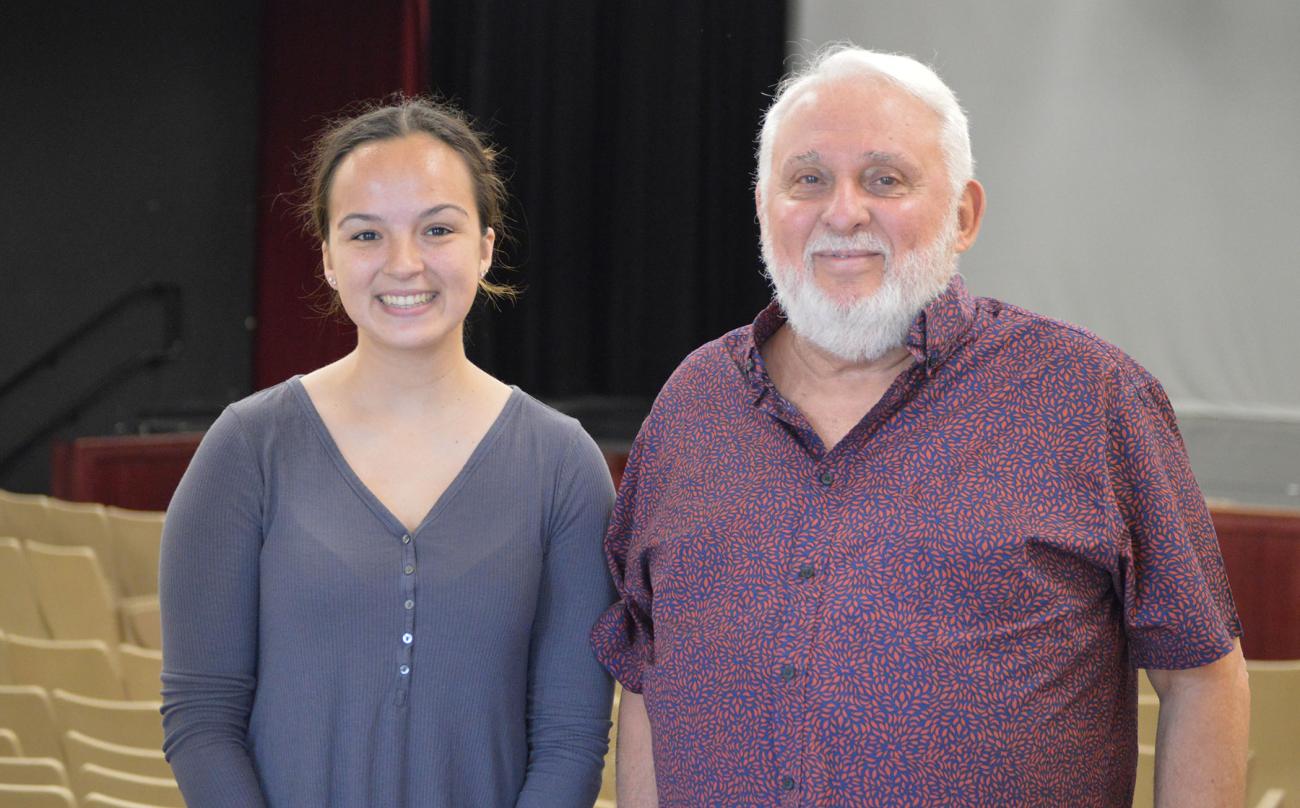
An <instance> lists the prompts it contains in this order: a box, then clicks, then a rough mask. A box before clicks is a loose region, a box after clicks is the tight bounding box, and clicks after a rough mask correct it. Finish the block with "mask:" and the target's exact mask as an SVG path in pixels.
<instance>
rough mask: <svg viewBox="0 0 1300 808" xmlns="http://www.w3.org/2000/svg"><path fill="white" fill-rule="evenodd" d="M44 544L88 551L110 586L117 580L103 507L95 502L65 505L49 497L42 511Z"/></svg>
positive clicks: (64, 501)
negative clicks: (80, 548)
mask: <svg viewBox="0 0 1300 808" xmlns="http://www.w3.org/2000/svg"><path fill="white" fill-rule="evenodd" d="M46 520H47V522H48V525H49V529H48V532H47V535H48V539H47V541H48V543H50V544H62V545H64V546H66V547H89V548H90V549H92V550H94V551H95V557H96V558H98V559H99V565H100V566H101V567H103V569H104V574H105V575H106V576H108V578H109V580H110V582H111V581H112V580H113V579H115V578H116V577H117V561H116V559H115V558H114V557H113V533H112V531H111V530H110V529H109V527H108V516H107V515H105V513H104V506H103V505H100V504H99V503H98V502H68V501H67V500H62V499H55V498H54V497H50V500H49V502H48V504H47V509H46Z"/></svg>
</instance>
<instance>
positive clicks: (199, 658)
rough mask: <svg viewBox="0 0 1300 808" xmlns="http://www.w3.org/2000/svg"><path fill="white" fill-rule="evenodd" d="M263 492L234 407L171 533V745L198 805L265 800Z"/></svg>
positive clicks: (189, 477)
mask: <svg viewBox="0 0 1300 808" xmlns="http://www.w3.org/2000/svg"><path fill="white" fill-rule="evenodd" d="M263 492H264V486H263V476H262V471H261V469H260V467H259V463H258V460H257V456H256V455H255V453H254V452H253V451H252V450H251V447H250V445H249V442H248V440H247V438H246V436H245V435H244V433H243V431H242V429H241V426H240V423H239V417H238V415H237V414H236V413H235V412H234V411H233V410H231V409H229V408H228V409H227V410H226V411H225V412H224V413H223V414H222V415H221V417H220V418H219V419H218V420H217V422H216V423H215V424H213V426H212V428H211V429H210V430H209V432H208V434H207V435H206V436H205V437H204V439H203V442H202V444H201V445H200V446H199V450H198V452H197V453H196V454H195V456H194V460H193V461H192V462H191V464H190V467H189V469H188V470H187V471H186V473H185V476H184V478H183V479H182V480H181V483H180V486H179V488H178V489H177V491H176V495H175V496H174V497H173V499H172V502H171V506H170V507H169V508H168V511H167V520H166V525H165V527H164V530H163V545H162V562H161V570H160V582H159V597H160V600H161V603H162V620H163V648H164V649H165V650H164V653H163V674H162V681H163V693H162V695H163V729H164V735H165V737H164V742H163V750H164V752H166V754H167V759H168V761H170V763H171V765H172V769H173V771H174V772H175V774H176V780H177V782H178V783H179V784H180V787H181V791H182V792H183V793H184V795H185V799H186V802H187V803H188V804H189V805H190V806H192V808H219V807H220V806H232V808H233V806H239V808H256V807H257V806H261V805H264V804H265V801H264V799H263V796H262V792H261V788H260V786H259V783H258V777H257V773H256V771H255V770H254V767H253V762H252V759H251V757H250V755H249V750H248V746H247V732H248V719H249V713H250V710H251V707H252V702H253V693H254V690H255V688H256V683H257V642H258V589H259V587H258V574H259V570H258V563H259V561H258V559H259V553H260V550H261V543H262V508H263Z"/></svg>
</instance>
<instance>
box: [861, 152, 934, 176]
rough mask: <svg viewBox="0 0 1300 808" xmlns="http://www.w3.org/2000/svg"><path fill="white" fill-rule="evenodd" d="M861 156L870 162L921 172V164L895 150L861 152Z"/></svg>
mask: <svg viewBox="0 0 1300 808" xmlns="http://www.w3.org/2000/svg"><path fill="white" fill-rule="evenodd" d="M862 156H863V158H864V159H866V160H867V161H868V162H871V163H883V164H884V165H887V166H898V167H899V168H903V169H906V170H908V171H912V172H915V173H917V174H919V173H921V166H919V165H918V164H916V163H915V162H913V161H912V160H909V159H908V158H906V157H904V156H903V155H901V154H897V153H895V152H883V151H869V152H863V154H862Z"/></svg>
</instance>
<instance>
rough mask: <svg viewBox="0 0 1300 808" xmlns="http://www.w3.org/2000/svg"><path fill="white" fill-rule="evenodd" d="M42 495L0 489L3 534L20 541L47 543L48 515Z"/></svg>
mask: <svg viewBox="0 0 1300 808" xmlns="http://www.w3.org/2000/svg"><path fill="white" fill-rule="evenodd" d="M48 502H49V497H47V496H45V495H44V494H18V493H15V492H13V491H5V490H3V489H0V517H2V518H0V522H2V523H3V524H4V526H5V533H6V534H7V535H10V536H16V537H17V538H20V539H35V540H36V541H48V533H49V521H48V520H49V514H48V513H46V505H47V503H48Z"/></svg>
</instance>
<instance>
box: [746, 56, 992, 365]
mask: <svg viewBox="0 0 1300 808" xmlns="http://www.w3.org/2000/svg"><path fill="white" fill-rule="evenodd" d="M939 126H940V120H939V116H938V115H937V114H936V113H935V112H933V111H932V110H931V109H930V108H929V107H927V106H926V105H925V104H924V103H923V102H921V101H920V100H918V99H916V98H915V97H913V96H912V95H910V94H908V93H907V92H905V91H903V90H901V89H899V88H897V87H895V86H894V85H892V84H889V83H887V82H885V81H883V80H877V81H863V80H861V79H856V80H852V81H838V82H828V83H825V84H822V85H819V86H817V87H814V88H813V89H811V90H808V91H806V92H805V93H803V94H802V95H801V96H799V97H798V98H796V99H795V100H794V103H793V105H792V106H791V108H790V109H789V110H788V112H787V114H786V116H785V119H784V121H783V122H782V124H781V125H780V128H779V129H778V131H777V133H776V137H775V140H774V143H773V148H772V165H771V166H770V169H771V171H770V174H769V179H768V182H767V183H766V184H765V185H764V186H763V187H761V188H759V189H758V192H757V200H756V201H757V204H758V213H759V222H760V225H761V228H762V234H763V258H764V261H765V263H766V264H767V269H768V275H769V277H770V278H771V280H772V283H773V286H774V287H775V288H776V290H777V297H778V299H779V300H780V302H781V304H782V307H783V308H784V309H785V312H786V315H787V316H788V317H789V319H790V324H791V325H792V326H793V327H794V330H795V331H796V333H798V334H800V335H801V336H803V337H805V338H807V339H810V340H811V341H812V342H814V343H816V344H817V345H819V346H820V347H822V348H823V349H825V350H827V351H829V352H831V353H833V354H835V355H837V356H841V357H843V358H845V359H850V360H859V361H860V360H863V359H868V360H869V359H874V358H877V357H879V356H881V355H883V354H884V353H885V352H886V351H888V350H889V349H890V348H893V347H896V346H897V345H900V344H901V343H902V341H903V339H904V338H905V337H906V333H907V328H908V326H909V325H910V324H911V321H912V320H913V319H914V318H915V316H916V314H917V313H918V312H919V311H920V310H921V308H923V307H924V306H925V305H926V304H927V303H928V302H929V301H930V300H932V299H933V298H934V297H936V296H937V295H938V294H939V293H940V292H942V291H943V289H944V287H946V286H947V284H948V281H949V280H950V279H951V277H952V275H953V273H954V272H955V271H956V254H957V253H958V252H961V251H962V250H964V249H965V248H966V247H968V246H969V245H970V244H971V243H972V242H973V241H974V237H975V232H976V231H977V229H978V221H979V213H980V210H981V208H982V204H983V196H982V191H981V190H980V189H979V188H978V185H977V184H976V183H974V182H972V183H970V184H969V185H968V186H967V188H966V190H965V191H964V192H963V194H961V195H960V196H959V197H958V198H956V199H954V197H953V194H952V187H951V183H950V181H949V179H948V173H947V168H946V166H945V164H944V159H943V151H942V149H941V148H940V145H939Z"/></svg>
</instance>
